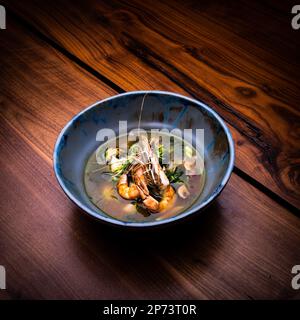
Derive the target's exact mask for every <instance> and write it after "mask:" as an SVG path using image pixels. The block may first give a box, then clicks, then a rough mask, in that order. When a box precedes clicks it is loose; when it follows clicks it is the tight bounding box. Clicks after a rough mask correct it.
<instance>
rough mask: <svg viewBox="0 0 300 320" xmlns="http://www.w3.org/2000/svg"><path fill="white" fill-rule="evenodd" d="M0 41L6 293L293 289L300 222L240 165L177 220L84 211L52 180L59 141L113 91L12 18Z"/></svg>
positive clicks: (282, 292) (203, 293) (0, 197)
mask: <svg viewBox="0 0 300 320" xmlns="http://www.w3.org/2000/svg"><path fill="white" fill-rule="evenodd" d="M0 49H1V71H2V73H1V80H0V83H1V85H0V88H1V113H0V117H1V121H0V134H1V137H0V139H1V144H0V154H1V158H0V162H1V163H0V165H1V171H0V181H1V183H0V205H1V211H0V212H1V214H0V235H1V241H0V262H1V264H2V265H5V267H6V270H7V279H8V280H7V281H8V282H7V290H6V292H3V291H1V293H0V297H2V298H12V299H16V298H21V299H22V298H23V299H24V298H26V299H28V298H34V299H37V298H48V299H49V298H52V299H53V298H72V299H76V298H94V299H95V298H102V299H103V298H151V299H155V298H177V299H181V298H187V299H190V298H203V299H209V298H226V299H228V298H244V299H259V298H275V299H279V298H296V297H297V295H296V294H297V291H295V290H292V288H291V286H290V282H291V274H290V270H291V267H292V266H293V265H294V264H295V263H296V262H297V261H299V258H300V255H299V250H298V248H299V246H300V237H299V235H300V220H299V218H297V217H296V216H294V215H292V214H291V213H290V212H288V210H286V209H285V208H283V207H281V206H280V205H279V204H277V203H276V202H274V201H273V200H272V199H270V198H268V197H267V196H266V195H265V194H263V193H262V192H260V191H259V190H257V189H256V188H254V187H253V186H251V185H250V184H249V183H247V182H246V181H244V180H243V179H241V178H240V177H239V176H237V175H236V174H233V176H232V178H231V180H230V182H229V184H228V186H227V187H226V189H225V190H224V192H223V193H222V195H221V196H220V197H219V199H218V201H217V202H215V203H214V204H213V205H212V206H211V207H210V208H209V209H207V210H206V212H205V213H203V216H202V217H201V218H199V219H195V220H193V223H191V222H186V224H184V225H181V226H179V227H177V228H171V229H168V230H167V229H166V230H164V231H160V232H155V233H152V232H151V233H150V232H147V233H127V232H122V231H120V230H115V229H112V228H109V227H105V226H103V225H101V224H99V223H95V221H94V220H91V219H90V218H88V217H86V216H84V215H83V214H82V212H80V210H79V209H77V207H76V206H75V205H73V204H72V203H71V202H70V201H69V200H68V199H67V198H66V197H65V195H64V194H63V192H62V191H61V190H60V188H59V186H58V184H57V183H56V181H55V177H54V173H53V170H52V150H53V145H54V143H55V140H56V137H57V135H58V133H59V131H60V129H61V128H62V126H63V125H64V124H65V122H66V121H68V120H69V119H70V118H71V117H72V116H73V115H74V114H76V113H77V112H78V111H79V110H81V109H82V108H83V107H84V106H86V105H87V104H90V103H92V102H94V101H95V100H98V99H102V98H104V97H107V96H108V95H112V94H114V91H113V90H112V89H111V88H109V87H107V85H105V84H103V83H102V82H101V81H100V80H98V79H96V78H95V77H94V76H92V75H90V74H89V73H87V72H86V71H85V70H83V69H82V68H80V67H78V66H77V65H76V64H74V63H73V62H72V61H70V60H68V59H67V58H66V57H64V56H63V55H62V54H61V53H59V52H58V51H57V50H55V49H53V48H52V47H51V46H49V45H48V44H46V43H45V42H44V41H42V40H40V39H38V37H36V36H35V35H33V34H31V33H30V32H28V31H24V30H23V27H21V26H20V25H19V24H18V23H16V22H14V21H13V20H11V21H10V28H9V30H7V31H6V33H5V34H3V36H2V35H1V43H0ZM178 234H180V236H178Z"/></svg>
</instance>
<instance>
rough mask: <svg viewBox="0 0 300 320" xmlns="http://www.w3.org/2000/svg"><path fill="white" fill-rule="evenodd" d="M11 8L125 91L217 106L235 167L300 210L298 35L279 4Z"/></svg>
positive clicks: (33, 2)
mask: <svg viewBox="0 0 300 320" xmlns="http://www.w3.org/2000/svg"><path fill="white" fill-rule="evenodd" d="M7 6H8V7H10V8H11V9H12V11H14V12H17V14H18V15H20V16H22V17H23V18H24V19H25V20H26V21H28V22H29V23H30V24H32V25H34V26H36V27H37V28H38V29H39V30H40V31H41V32H43V33H44V34H46V35H47V36H49V37H50V38H51V39H52V40H54V41H56V42H57V43H58V44H59V45H61V46H62V47H63V48H65V49H67V50H68V51H70V52H71V53H72V54H74V55H75V56H77V57H79V58H80V59H81V60H82V61H84V62H85V63H86V64H88V65H89V66H91V67H92V68H94V69H95V70H97V71H99V72H100V73H101V74H103V75H104V76H106V77H107V78H108V79H110V80H112V81H113V82H114V83H116V84H117V85H118V86H119V87H121V88H123V89H124V90H136V89H162V90H172V91H176V92H181V93H185V94H188V95H192V96H194V97H196V98H199V99H201V100H203V101H205V102H207V103H209V104H210V105H212V106H213V107H214V108H215V109H216V110H217V111H218V112H219V113H220V114H221V115H222V116H223V117H224V118H225V119H226V121H227V122H228V123H229V125H230V127H231V129H232V132H233V135H234V138H235V141H236V147H237V161H236V165H237V166H238V168H239V169H241V170H242V171H243V172H245V173H246V174H248V176H250V177H252V178H254V179H256V180H257V181H259V183H261V184H262V185H264V186H266V187H267V188H268V189H270V190H271V191H273V192H275V193H276V194H277V195H279V196H280V197H282V198H283V199H285V200H287V201H289V202H290V203H292V204H293V205H294V206H296V207H298V208H299V207H300V187H299V184H300V180H299V165H300V163H299V158H300V154H299V150H300V148H299V145H300V141H299V132H300V131H299V123H300V118H299V116H300V110H299V99H300V90H299V89H300V87H299V80H300V62H299V59H298V48H299V45H300V41H299V40H300V37H299V35H298V34H297V33H296V32H295V31H294V30H292V28H291V26H290V19H291V16H290V11H291V5H290V4H289V3H288V2H284V4H280V1H278V2H276V1H275V2H274V1H264V2H261V1H251V2H249V1H226V2H224V1H192V0H190V1H180V0H179V1H173V0H170V1H161V2H155V3H153V1H150V0H149V1H148V0H145V1H139V0H135V1H123V0H120V1H118V0H113V1H98V0H85V1H76V4H74V2H73V1H68V0H61V1H51V2H48V3H46V2H41V1H38V0H29V1H26V2H24V1H23V2H22V1H11V0H10V1H9V2H8V3H7Z"/></svg>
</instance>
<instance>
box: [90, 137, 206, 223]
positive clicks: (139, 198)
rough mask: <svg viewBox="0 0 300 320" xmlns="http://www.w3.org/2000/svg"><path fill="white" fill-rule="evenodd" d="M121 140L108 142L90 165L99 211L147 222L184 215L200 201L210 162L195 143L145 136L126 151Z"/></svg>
mask: <svg viewBox="0 0 300 320" xmlns="http://www.w3.org/2000/svg"><path fill="white" fill-rule="evenodd" d="M121 137H124V136H121ZM165 138H168V139H165ZM120 140H121V139H120V137H117V138H116V139H112V140H109V141H107V142H105V143H104V144H102V145H101V146H100V147H99V148H98V149H97V150H95V151H94V152H93V154H92V155H91V156H90V158H89V159H88V161H87V164H86V168H85V173H84V184H85V188H86V192H87V194H88V196H89V198H90V199H91V201H92V202H93V203H94V204H95V205H96V206H97V207H98V208H99V209H101V210H102V211H104V212H105V213H106V214H107V215H109V216H111V217H113V218H115V219H118V220H121V221H127V222H143V221H144V222H147V221H154V220H162V219H166V218H169V217H172V216H175V215H178V214H180V213H181V212H183V211H185V210H186V209H187V208H189V207H190V206H191V205H192V204H193V203H194V202H195V201H196V200H197V198H198V197H199V195H200V194H201V192H202V190H203V186H204V182H205V170H204V161H203V159H202V158H201V156H200V154H199V152H197V151H196V150H195V148H193V147H192V146H191V145H190V144H189V143H187V142H186V141H183V140H182V139H181V138H179V137H177V136H175V135H172V134H169V133H163V132H159V134H157V135H155V134H154V135H153V133H152V132H151V136H150V134H149V133H148V134H145V135H142V136H139V138H138V139H137V141H136V142H128V143H127V145H126V148H122V145H121V143H119V142H120ZM122 141H123V140H122ZM165 141H169V143H166V142H165ZM126 149H127V151H126ZM178 154H179V155H183V156H184V159H182V157H178ZM101 157H102V161H99V159H100V158H101ZM103 160H104V161H103ZM196 166H197V167H196ZM196 169H197V170H196ZM198 173H200V174H198Z"/></svg>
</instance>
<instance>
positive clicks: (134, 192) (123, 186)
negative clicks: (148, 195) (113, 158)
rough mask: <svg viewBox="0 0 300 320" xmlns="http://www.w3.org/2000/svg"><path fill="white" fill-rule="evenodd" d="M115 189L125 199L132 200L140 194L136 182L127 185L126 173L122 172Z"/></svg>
mask: <svg viewBox="0 0 300 320" xmlns="http://www.w3.org/2000/svg"><path fill="white" fill-rule="evenodd" d="M117 190H118V193H119V195H120V196H121V197H122V198H124V199H126V200H133V199H136V198H138V197H139V196H140V191H139V189H138V187H137V185H136V184H134V183H132V184H131V185H130V186H129V185H128V178H127V174H122V175H121V177H120V179H119V181H118V184H117Z"/></svg>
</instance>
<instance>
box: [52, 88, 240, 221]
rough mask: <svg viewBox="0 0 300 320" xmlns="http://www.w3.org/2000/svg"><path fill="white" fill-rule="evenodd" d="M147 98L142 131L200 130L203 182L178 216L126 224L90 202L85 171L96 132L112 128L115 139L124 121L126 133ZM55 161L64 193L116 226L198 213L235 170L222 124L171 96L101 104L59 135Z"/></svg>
mask: <svg viewBox="0 0 300 320" xmlns="http://www.w3.org/2000/svg"><path fill="white" fill-rule="evenodd" d="M146 93H147V96H146V99H145V104H144V109H143V113H142V121H141V128H143V129H152V128H155V129H162V128H167V129H169V130H172V129H174V128H179V129H182V130H183V129H193V132H195V131H196V130H195V129H204V149H205V150H204V158H205V168H206V181H205V185H204V189H203V192H202V194H201V195H200V197H199V198H198V200H197V201H196V202H195V203H194V204H193V205H192V206H191V207H190V208H189V209H188V210H186V211H184V212H182V213H181V214H179V215H177V216H174V217H171V218H169V219H165V220H160V221H152V222H124V221H120V220H116V219H114V218H112V217H110V216H108V215H107V214H105V213H104V212H103V211H101V210H100V209H99V208H97V207H96V206H95V205H94V204H93V203H92V202H91V201H90V199H89V197H88V196H87V194H86V192H85V188H84V182H83V175H84V169H85V164H86V161H87V159H88V158H89V156H90V155H91V153H92V152H93V151H94V150H95V149H96V148H97V147H98V146H99V144H100V143H99V141H96V135H97V132H98V131H99V130H100V129H102V128H110V129H113V130H114V132H116V134H118V130H119V121H123V120H127V122H128V131H129V130H131V129H134V128H137V127H138V119H139V112H140V107H141V103H142V99H143V97H144V96H145V94H146ZM191 141H192V142H193V139H192V140H191ZM53 161H54V171H55V175H56V177H57V180H58V182H59V184H60V186H61V187H62V189H63V191H64V192H65V193H66V195H67V196H68V197H69V198H70V199H71V200H72V201H73V202H74V203H75V204H76V205H77V206H78V207H80V208H81V209H82V210H83V211H85V212H86V213H87V214H89V215H91V216H92V217H94V218H96V219H98V220H101V221H103V222H107V223H110V224H114V225H119V226H127V227H152V226H156V225H162V224H167V223H171V222H174V221H178V220H180V219H183V218H185V217H187V216H190V215H192V214H196V213H199V212H201V211H202V210H203V209H204V208H205V207H206V206H207V205H208V204H210V203H211V202H212V201H213V200H214V199H215V198H216V197H217V196H218V195H219V194H220V193H221V191H222V190H223V188H224V187H225V185H226V183H227V182H228V180H229V177H230V175H231V172H232V169H233V165H234V143H233V139H232V137H231V134H230V132H229V129H228V127H227V126H226V124H225V123H224V121H223V120H222V119H221V117H220V116H219V115H218V114H217V113H216V112H215V111H213V110H212V109H211V108H210V107H208V106H207V105H206V104H204V103H202V102H199V101H197V100H194V99H190V98H187V97H185V96H182V95H179V94H175V93H171V92H163V91H134V92H128V93H123V94H119V95H116V96H113V97H110V98H108V99H105V100H102V101H99V102H97V103H95V104H93V105H92V106H90V107H88V108H87V109H85V110H83V111H82V112H80V113H79V114H78V115H76V116H75V117H74V118H73V119H72V120H71V121H70V122H68V123H67V125H66V126H65V127H64V128H63V130H62V131H61V133H60V135H59V136H58V139H57V142H56V144H55V148H54V155H53Z"/></svg>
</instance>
